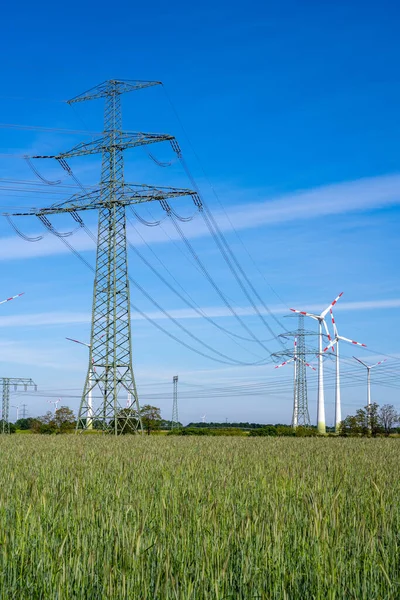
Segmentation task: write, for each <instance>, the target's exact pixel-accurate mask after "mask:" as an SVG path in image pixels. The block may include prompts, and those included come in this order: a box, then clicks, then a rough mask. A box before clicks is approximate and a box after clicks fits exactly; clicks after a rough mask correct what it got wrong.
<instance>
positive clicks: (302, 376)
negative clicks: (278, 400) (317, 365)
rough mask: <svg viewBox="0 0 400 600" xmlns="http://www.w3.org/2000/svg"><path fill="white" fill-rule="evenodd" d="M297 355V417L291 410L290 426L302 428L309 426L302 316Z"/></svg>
mask: <svg viewBox="0 0 400 600" xmlns="http://www.w3.org/2000/svg"><path fill="white" fill-rule="evenodd" d="M297 355H298V357H299V358H300V359H301V360H299V361H298V362H297V368H296V379H295V382H294V395H295V396H297V398H296V400H297V402H296V405H297V415H296V414H295V410H293V418H292V426H293V427H295V424H296V423H297V425H298V426H299V425H300V426H303V427H309V426H310V425H311V421H310V414H309V412H308V398H307V371H306V368H307V367H306V362H307V353H306V334H305V331H304V315H299V320H298V326H297Z"/></svg>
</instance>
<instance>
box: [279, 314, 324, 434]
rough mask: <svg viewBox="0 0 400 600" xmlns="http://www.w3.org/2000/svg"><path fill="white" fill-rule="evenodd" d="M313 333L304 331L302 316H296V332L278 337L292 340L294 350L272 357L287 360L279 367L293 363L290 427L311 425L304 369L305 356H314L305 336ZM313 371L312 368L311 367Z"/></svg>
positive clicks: (289, 332) (284, 351) (314, 351)
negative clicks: (307, 345) (293, 341)
mask: <svg viewBox="0 0 400 600" xmlns="http://www.w3.org/2000/svg"><path fill="white" fill-rule="evenodd" d="M313 335H315V333H314V332H313V331H308V330H307V331H306V330H305V329H304V315H302V314H299V315H298V327H297V330H296V331H288V332H286V333H283V334H281V336H280V337H284V338H291V337H292V338H294V340H295V344H294V350H293V351H292V350H282V351H280V352H275V353H274V354H273V355H272V356H275V357H277V358H288V359H289V360H286V361H285V362H284V363H282V364H281V365H278V366H280V367H282V366H284V365H286V364H287V363H288V362H293V363H294V381H293V412H292V427H294V428H296V427H299V426H302V427H309V426H310V425H311V421H310V414H309V412H308V398H307V373H306V367H307V366H310V365H308V363H307V355H310V354H314V355H315V354H316V352H317V351H316V350H313V349H310V348H307V347H306V336H313ZM312 368H313V369H314V367H312Z"/></svg>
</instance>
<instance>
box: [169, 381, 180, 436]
mask: <svg viewBox="0 0 400 600" xmlns="http://www.w3.org/2000/svg"><path fill="white" fill-rule="evenodd" d="M172 385H173V387H174V391H173V402H172V420H171V429H177V428H178V427H179V417H178V375H174V376H173V378H172Z"/></svg>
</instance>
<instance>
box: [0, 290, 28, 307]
mask: <svg viewBox="0 0 400 600" xmlns="http://www.w3.org/2000/svg"><path fill="white" fill-rule="evenodd" d="M24 294H25V292H21V293H20V294H17V295H16V296H11V297H10V298H6V299H5V300H1V302H0V304H4V303H5V302H10V300H15V298H19V297H20V296H23V295H24Z"/></svg>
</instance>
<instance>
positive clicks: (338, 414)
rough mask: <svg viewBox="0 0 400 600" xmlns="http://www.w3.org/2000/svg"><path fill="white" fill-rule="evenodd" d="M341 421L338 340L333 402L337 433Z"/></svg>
mask: <svg viewBox="0 0 400 600" xmlns="http://www.w3.org/2000/svg"><path fill="white" fill-rule="evenodd" d="M341 421H342V406H341V397H340V363H339V340H338V341H337V344H336V402H335V431H336V433H339V429H340V423H341Z"/></svg>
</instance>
